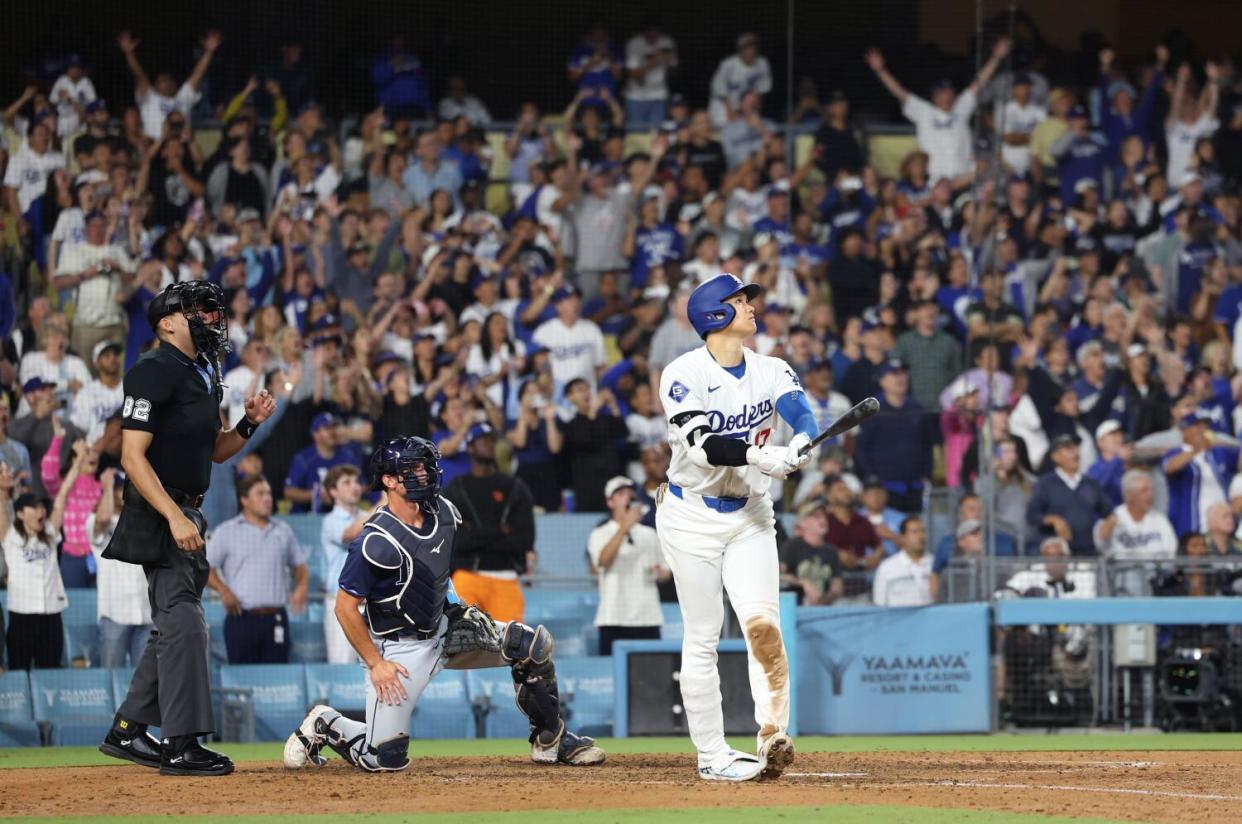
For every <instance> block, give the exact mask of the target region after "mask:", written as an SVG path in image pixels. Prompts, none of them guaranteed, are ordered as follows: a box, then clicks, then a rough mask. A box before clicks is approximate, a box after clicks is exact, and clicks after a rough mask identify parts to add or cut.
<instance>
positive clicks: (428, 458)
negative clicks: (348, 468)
mask: <svg viewBox="0 0 1242 824" xmlns="http://www.w3.org/2000/svg"><path fill="white" fill-rule="evenodd" d="M420 465H421V467H422V470H423V471H422V472H419V471H418V467H419V466H420ZM368 474H369V475H370V476H371V489H373V490H375V491H376V492H379V491H381V490H382V489H383V488H384V481H383V478H384V476H385V475H395V476H396V477H397V478H399V479H400V480H401V483H402V485H404V486H405V499H406V500H407V501H409V502H410V503H416V504H418V505H419V506H421V507H422V508H423V509H425V510H429V511H430V510H431V509H432V508H433V507H434V505H435V503H434V502H435V499H436V496H437V495H439V494H440V484H441V483H442V482H443V481H444V471H443V470H442V469H440V450H438V449H436V445H435V444H433V443H432V442H431V441H429V440H427V439H426V438H417V437H410V438H393V439H392V440H390V441H387V442H385V443H383V444H381V445H380V446H379V447H378V448H377V449H376V450H375V452H373V453H372V454H371V463H370V466H369V467H368Z"/></svg>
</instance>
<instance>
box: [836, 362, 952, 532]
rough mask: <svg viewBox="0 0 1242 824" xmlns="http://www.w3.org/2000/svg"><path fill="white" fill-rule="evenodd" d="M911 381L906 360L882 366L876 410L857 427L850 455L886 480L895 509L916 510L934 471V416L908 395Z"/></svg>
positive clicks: (868, 472) (867, 472)
mask: <svg viewBox="0 0 1242 824" xmlns="http://www.w3.org/2000/svg"><path fill="white" fill-rule="evenodd" d="M909 387H910V375H909V373H908V372H907V371H906V365H905V363H904V362H903V361H900V360H897V359H890V360H888V361H885V363H884V365H883V366H882V367H880V396H879V398H878V400H879V402H880V414H878V415H876V416H875V417H873V418H871V419H870V420H868V421H866V422H864V423H863V425H862V426H861V427H859V432H858V439H857V441H855V443H856V449H855V453H854V460H855V461H856V462H857V463H858V467H859V469H860V470H861V471H862V474H864V475H874V476H876V477H878V478H879V479H880V480H881V481H883V482H884V487H885V489H887V490H888V493H889V500H890V503H891V504H892V506H893V508H894V509H898V510H900V511H902V512H920V511H922V509H923V490H924V487H925V485H926V484H927V483H928V482H929V479H930V478H931V475H932V447H933V446H934V445H935V443H936V440H937V437H936V425H937V420H936V416H935V415H934V414H929V413H928V411H927V410H925V409H923V407H922V406H920V405H919V403H918V401H916V400H914V399H913V398H911V397H910V396H909Z"/></svg>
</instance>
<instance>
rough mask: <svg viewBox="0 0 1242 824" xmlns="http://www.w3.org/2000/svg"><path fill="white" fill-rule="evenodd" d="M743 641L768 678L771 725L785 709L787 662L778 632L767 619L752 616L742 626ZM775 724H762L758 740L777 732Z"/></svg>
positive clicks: (787, 680) (786, 705)
mask: <svg viewBox="0 0 1242 824" xmlns="http://www.w3.org/2000/svg"><path fill="white" fill-rule="evenodd" d="M746 640H747V641H749V642H750V651H751V654H752V655H754V656H755V660H756V661H758V662H759V666H760V667H762V668H763V671H764V673H765V674H766V675H767V677H768V694H769V697H770V699H771V704H770V705H769V707H768V712H769V715H770V717H771V719H772V721H773V722H775V721H776V719H779V718H783V717H784V716H785V713H786V710H787V707H788V705H789V660H788V659H787V658H786V657H785V644H784V641H783V640H782V638H781V630H780V627H778V626H777V625H776V624H774V623H772V620H771V619H770V618H767V617H764V616H755V617H754V618H751V619H750V620H749V621H747V622H746ZM777 729H778V728H777V726H776V724H775V723H768V724H764V725H763V727H762V728H761V729H760V730H759V735H760V737H766V736H769V735H772V734H773V733H775V732H777Z"/></svg>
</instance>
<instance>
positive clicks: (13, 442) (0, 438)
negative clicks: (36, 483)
mask: <svg viewBox="0 0 1242 824" xmlns="http://www.w3.org/2000/svg"><path fill="white" fill-rule="evenodd" d="M12 415H13V413H12V412H10V411H9V405H8V404H7V403H0V463H3V464H4V465H5V466H7V467H8V468H9V469H10V471H12V473H13V477H14V478H15V479H16V484H17V487H16V488H17V494H19V495H20V494H21V493H22V492H25V491H26V490H27V489H28V488H29V486H30V483H31V472H30V451H29V450H28V449H26V445H25V444H24V443H22V442H21V441H19V440H17V439H16V438H13V437H10V436H9V420H10V418H11V417H12Z"/></svg>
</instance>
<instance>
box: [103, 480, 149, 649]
mask: <svg viewBox="0 0 1242 824" xmlns="http://www.w3.org/2000/svg"><path fill="white" fill-rule="evenodd" d="M99 483H100V486H101V493H100V496H99V503H98V505H96V507H95V511H94V512H92V513H91V514H90V515H88V516H87V518H86V534H87V536H88V537H89V539H90V542H91V553H92V554H94V556H95V566H96V569H97V571H96V573H95V588H96V589H97V590H98V593H97V596H96V597H97V598H98V602H97V604H98V605H97V607H96V612H97V615H96V619H97V620H98V622H99V666H101V667H104V668H105V669H116V668H119V667H125V666H130V667H136V666H138V662H139V661H140V660H142V651H143V650H145V649H146V648H147V639H148V638H149V637H150V636H151V633H152V632H153V631H154V630H155V624H154V623H152V621H151V600H150V598H149V597H148V596H147V576H146V574H145V573H143V571H142V567H141V566H140V565H138V564H127V563H125V562H124V561H115V560H112V559H111V558H104V557H102V556H103V551H104V550H105V549H106V548H107V547H108V542H109V541H111V540H112V533H113V532H115V531H116V524H117V521H118V520H120V517H121V515H120V513H121V504H122V501H121V493H122V491H123V489H124V487H125V475H124V474H123V473H120V472H119V471H118V470H116V469H105V470H104V471H103V473H102V474H101V475H100V476H99Z"/></svg>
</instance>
